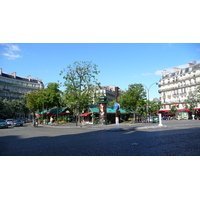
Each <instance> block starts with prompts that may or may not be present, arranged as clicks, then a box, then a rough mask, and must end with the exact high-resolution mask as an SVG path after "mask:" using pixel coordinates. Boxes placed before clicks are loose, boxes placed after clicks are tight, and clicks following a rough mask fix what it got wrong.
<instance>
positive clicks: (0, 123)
mask: <svg viewBox="0 0 200 200" xmlns="http://www.w3.org/2000/svg"><path fill="white" fill-rule="evenodd" d="M0 128H8V124H7V122H6V121H5V120H4V119H0Z"/></svg>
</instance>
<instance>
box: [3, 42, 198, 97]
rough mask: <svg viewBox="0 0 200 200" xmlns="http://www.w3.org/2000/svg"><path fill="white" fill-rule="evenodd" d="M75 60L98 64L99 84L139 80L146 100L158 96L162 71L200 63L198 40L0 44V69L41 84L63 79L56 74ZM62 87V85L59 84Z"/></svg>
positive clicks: (122, 85) (123, 84) (119, 84)
mask: <svg viewBox="0 0 200 200" xmlns="http://www.w3.org/2000/svg"><path fill="white" fill-rule="evenodd" d="M75 61H92V62H93V63H95V64H96V65H98V70H99V71H100V73H99V74H98V75H97V76H96V78H97V79H98V80H99V82H100V83H101V85H102V86H107V85H110V86H112V85H114V86H117V87H119V88H120V89H122V90H127V89H128V86H129V85H130V84H135V83H141V84H143V85H144V87H145V88H148V89H149V96H150V100H152V99H153V98H159V93H158V89H159V88H158V85H156V83H158V82H159V80H160V78H161V72H162V71H163V70H167V71H173V68H174V67H180V68H183V67H187V66H188V63H189V62H193V61H196V62H197V63H199V62H200V43H1V44H0V68H2V69H3V72H5V73H12V72H16V73H17V75H18V76H21V77H27V76H28V75H30V76H31V78H39V79H41V80H42V81H43V83H44V84H47V83H49V82H58V81H59V82H61V83H63V82H64V79H63V78H62V76H61V75H59V73H60V72H61V71H62V70H63V69H66V67H67V66H68V65H70V64H72V63H73V62H75ZM61 89H62V90H64V88H63V87H61Z"/></svg>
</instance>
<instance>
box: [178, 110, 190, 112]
mask: <svg viewBox="0 0 200 200" xmlns="http://www.w3.org/2000/svg"><path fill="white" fill-rule="evenodd" d="M177 111H178V112H180V111H185V112H190V110H189V109H178V110H177Z"/></svg>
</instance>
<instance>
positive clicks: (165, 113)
mask: <svg viewBox="0 0 200 200" xmlns="http://www.w3.org/2000/svg"><path fill="white" fill-rule="evenodd" d="M163 115H175V114H172V113H163Z"/></svg>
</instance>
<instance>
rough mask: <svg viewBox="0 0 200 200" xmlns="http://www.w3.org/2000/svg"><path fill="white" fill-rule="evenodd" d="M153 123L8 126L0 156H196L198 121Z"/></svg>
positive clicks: (199, 148)
mask: <svg viewBox="0 0 200 200" xmlns="http://www.w3.org/2000/svg"><path fill="white" fill-rule="evenodd" d="M163 125H165V126H164V127H158V123H156V124H152V123H151V124H150V123H146V124H120V127H121V128H122V130H121V131H114V130H113V127H115V125H114V124H112V125H101V126H100V125H96V126H95V125H90V126H83V127H76V126H75V125H74V124H71V125H66V126H52V127H51V126H43V125H39V126H38V127H32V125H31V124H28V125H24V127H9V128H8V129H0V155H1V156H199V155H200V121H197V120H194V121H193V120H185V121H184V120H182V121H177V120H171V121H163Z"/></svg>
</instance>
